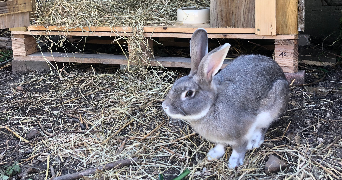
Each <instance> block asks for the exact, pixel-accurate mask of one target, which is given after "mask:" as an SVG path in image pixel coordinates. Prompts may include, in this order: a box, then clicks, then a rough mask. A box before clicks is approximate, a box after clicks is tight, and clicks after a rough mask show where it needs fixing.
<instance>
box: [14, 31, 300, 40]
mask: <svg viewBox="0 0 342 180" xmlns="http://www.w3.org/2000/svg"><path fill="white" fill-rule="evenodd" d="M12 34H25V35H61V36H67V35H69V36H109V37H112V36H131V35H132V34H131V33H114V32H58V31H12ZM144 35H145V37H174V38H191V36H192V34H191V33H187V34H185V33H144ZM208 37H209V38H226V39H298V36H297V35H277V36H259V35H255V34H208Z"/></svg>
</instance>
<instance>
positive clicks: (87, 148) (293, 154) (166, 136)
mask: <svg viewBox="0 0 342 180" xmlns="http://www.w3.org/2000/svg"><path fill="white" fill-rule="evenodd" d="M138 70H139V71H133V69H132V71H131V72H127V70H119V71H117V72H115V73H99V72H97V71H96V70H95V69H94V68H89V69H88V70H87V71H85V72H82V71H81V70H76V69H68V68H66V70H65V69H62V70H59V71H55V72H53V73H50V74H36V73H34V74H33V73H31V74H27V75H22V76H20V78H19V79H17V80H16V82H13V83H11V84H10V87H11V88H12V89H11V92H12V94H7V95H6V96H5V97H4V96H3V97H1V98H2V101H1V104H0V105H1V107H2V109H3V110H5V111H4V112H3V113H2V116H1V117H2V119H3V118H5V119H4V120H5V121H2V125H6V126H8V127H10V128H11V129H12V131H13V132H16V133H17V134H18V135H19V136H21V137H23V138H25V136H26V134H27V133H28V132H29V131H30V130H31V129H33V128H36V129H38V131H39V134H38V137H37V138H35V139H32V140H30V142H29V143H26V144H25V143H24V144H23V143H22V144H21V145H20V149H21V151H27V150H28V149H31V153H30V154H27V156H26V157H25V158H24V159H23V160H21V161H20V163H21V165H28V164H31V166H32V165H33V166H38V164H46V163H49V164H50V166H52V167H54V168H53V170H51V169H48V170H47V172H48V177H51V176H52V174H55V175H56V176H58V175H61V174H62V171H63V174H65V171H64V170H65V169H72V170H74V171H81V170H84V169H87V168H90V167H97V166H100V165H104V164H107V163H110V162H114V161H117V160H122V159H132V158H138V161H137V162H136V165H133V166H130V167H124V168H121V169H113V170H109V171H106V172H102V173H99V174H96V175H95V176H96V178H100V177H107V178H110V179H157V178H158V175H159V174H164V177H165V178H171V177H175V176H177V175H178V174H180V173H181V172H182V171H183V170H185V169H189V170H190V171H191V173H190V175H189V176H188V177H189V178H190V179H206V178H213V179H258V178H267V179H338V178H339V177H341V173H342V169H341V158H338V157H337V156H336V153H335V151H336V149H338V148H341V146H342V140H341V139H338V137H337V136H336V135H335V134H333V136H336V139H332V140H333V141H328V139H322V140H320V139H318V140H319V142H318V143H312V142H310V138H309V137H310V136H313V137H314V138H317V137H316V135H315V133H317V132H315V129H317V128H319V126H322V123H323V122H322V120H318V121H316V120H314V121H312V122H315V123H312V124H311V126H307V127H305V128H304V127H300V126H299V127H298V125H297V124H298V123H300V121H302V119H300V118H299V119H296V117H295V116H296V115H295V112H297V111H307V110H309V109H311V108H314V109H315V108H317V107H315V106H308V104H312V103H311V102H312V101H313V100H312V99H309V98H305V97H304V98H303V94H308V91H306V90H305V89H304V88H302V87H292V90H291V97H292V100H293V101H291V102H290V104H289V106H290V108H289V110H288V112H287V113H286V115H285V116H283V117H282V118H281V119H280V120H279V122H278V123H276V124H274V125H273V126H272V127H271V128H270V129H269V131H268V133H267V135H266V136H267V137H266V139H267V140H266V142H265V143H264V144H263V145H262V146H261V148H258V149H255V150H253V151H249V152H248V153H247V154H246V158H245V164H244V165H243V166H241V167H239V168H238V169H237V170H231V169H228V167H227V161H228V158H229V155H230V153H231V148H230V147H228V148H227V150H226V155H225V156H224V158H222V159H220V160H218V161H212V162H209V161H207V160H206V153H207V152H208V150H209V149H210V148H212V147H213V146H214V144H212V143H210V142H208V141H206V140H205V139H203V138H201V137H199V136H198V134H196V133H194V132H193V130H192V129H191V128H190V127H189V126H188V125H187V124H185V123H183V122H179V121H171V120H170V119H168V117H166V116H165V114H164V113H163V111H162V109H161V101H162V100H163V98H164V96H165V94H166V92H167V91H168V89H169V88H170V87H171V85H172V83H173V81H174V80H175V78H176V77H177V76H178V74H179V73H178V72H175V71H166V70H163V69H153V70H146V69H144V68H143V69H138ZM181 75H182V73H181ZM18 86H21V87H22V88H23V90H20V88H17V87H18ZM18 89H19V90H18ZM298 97H299V98H298ZM304 102H305V103H304ZM305 104H306V105H305ZM316 105H319V104H316ZM325 105H326V107H328V105H329V104H325ZM303 118H305V117H303ZM325 121H327V120H325ZM340 121H341V120H336V121H328V122H327V123H328V124H330V123H339V122H340ZM330 125H332V124H330ZM295 127H296V128H298V129H296V128H295ZM9 133H10V134H11V132H9ZM315 140H316V139H315ZM271 154H273V155H276V156H278V157H280V158H281V159H283V160H285V161H286V162H287V163H288V164H289V167H288V168H287V169H286V170H285V171H283V172H279V173H276V174H266V173H265V171H264V165H265V162H266V161H267V159H268V156H269V155H271ZM5 157H6V155H5ZM5 159H7V158H5ZM5 159H4V160H5ZM4 163H6V162H5V161H4ZM45 173H46V169H44V168H43V169H41V170H40V172H39V173H38V174H34V175H31V177H45Z"/></svg>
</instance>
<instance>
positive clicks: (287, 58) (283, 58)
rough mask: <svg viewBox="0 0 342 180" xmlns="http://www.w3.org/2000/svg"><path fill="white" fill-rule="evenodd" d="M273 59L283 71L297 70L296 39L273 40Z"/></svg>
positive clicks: (292, 71) (293, 71) (294, 71)
mask: <svg viewBox="0 0 342 180" xmlns="http://www.w3.org/2000/svg"><path fill="white" fill-rule="evenodd" d="M274 45H275V47H274V60H275V61H276V62H277V63H278V64H279V65H280V67H282V69H283V71H284V72H285V73H296V72H298V40H296V39H293V40H292V39H291V40H289V39H285V40H277V39H276V40H275V43H274Z"/></svg>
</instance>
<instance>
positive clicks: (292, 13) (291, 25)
mask: <svg viewBox="0 0 342 180" xmlns="http://www.w3.org/2000/svg"><path fill="white" fill-rule="evenodd" d="M276 11H277V16H276V17H277V34H298V0H277V10H276Z"/></svg>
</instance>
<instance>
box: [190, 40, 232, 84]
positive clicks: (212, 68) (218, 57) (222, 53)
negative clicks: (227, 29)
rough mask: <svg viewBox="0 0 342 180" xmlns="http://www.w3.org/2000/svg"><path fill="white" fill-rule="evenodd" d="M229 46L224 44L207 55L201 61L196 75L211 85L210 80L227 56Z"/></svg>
mask: <svg viewBox="0 0 342 180" xmlns="http://www.w3.org/2000/svg"><path fill="white" fill-rule="evenodd" d="M229 48H230V44H229V43H226V44H224V45H222V46H220V47H217V48H215V49H214V50H212V51H211V52H210V53H209V54H207V55H206V56H205V57H204V58H203V59H202V61H201V63H200V65H199V68H198V72H197V75H198V76H199V77H200V78H201V79H204V80H206V81H207V82H208V83H211V80H212V78H213V77H214V75H215V74H216V73H217V71H218V70H219V69H220V68H221V67H222V64H223V61H224V59H225V57H226V56H227V53H228V50H229Z"/></svg>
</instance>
